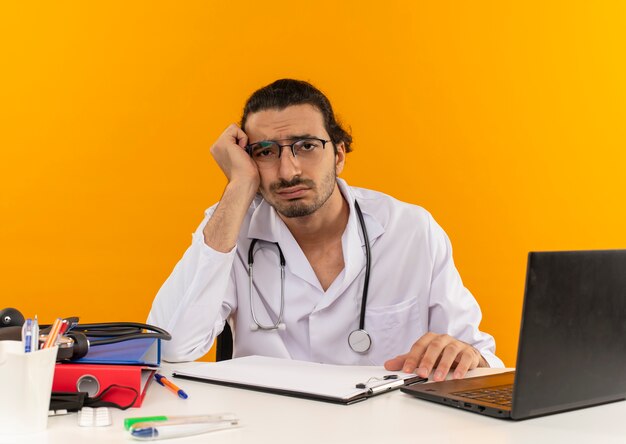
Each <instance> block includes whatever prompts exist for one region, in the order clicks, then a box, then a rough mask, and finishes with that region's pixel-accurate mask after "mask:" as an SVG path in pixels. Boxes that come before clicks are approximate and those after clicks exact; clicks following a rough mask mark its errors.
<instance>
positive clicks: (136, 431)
mask: <svg viewBox="0 0 626 444" xmlns="http://www.w3.org/2000/svg"><path fill="white" fill-rule="evenodd" d="M238 426H239V419H238V418H237V417H236V416H235V415H233V414H222V415H211V416H196V417H193V416H190V417H175V418H174V417H173V418H171V419H168V420H165V421H153V422H138V423H135V424H133V425H131V426H130V430H129V431H130V436H131V437H132V438H134V439H137V440H142V441H151V440H156V439H166V438H176V437H182V436H192V435H198V434H200V433H206V432H213V431H216V430H223V429H230V428H234V427H238Z"/></svg>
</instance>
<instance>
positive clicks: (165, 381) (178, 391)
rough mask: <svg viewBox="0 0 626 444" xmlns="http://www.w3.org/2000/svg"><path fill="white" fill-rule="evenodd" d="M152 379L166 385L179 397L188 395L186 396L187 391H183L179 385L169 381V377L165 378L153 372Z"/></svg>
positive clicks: (184, 397)
mask: <svg viewBox="0 0 626 444" xmlns="http://www.w3.org/2000/svg"><path fill="white" fill-rule="evenodd" d="M154 379H156V382H158V383H159V384H161V385H162V386H163V387H167V388H168V389H170V390H171V391H173V392H174V393H176V394H177V395H178V396H180V397H181V398H183V399H187V398H188V397H189V396H187V393H185V392H184V391H183V390H182V389H181V388H180V387H178V386H177V385H176V384H174V383H173V382H170V381H169V379H167V378H166V377H165V376H163V375H160V374H158V373H155V374H154Z"/></svg>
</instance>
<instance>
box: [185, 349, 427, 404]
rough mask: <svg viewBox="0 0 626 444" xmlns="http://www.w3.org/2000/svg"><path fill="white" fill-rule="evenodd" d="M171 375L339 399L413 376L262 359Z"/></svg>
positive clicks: (193, 366) (198, 366)
mask: <svg viewBox="0 0 626 444" xmlns="http://www.w3.org/2000/svg"><path fill="white" fill-rule="evenodd" d="M174 374H175V375H182V376H191V377H195V378H201V379H210V380H215V381H221V382H228V383H236V384H245V385H250V386H254V387H262V388H266V389H278V390H288V391H292V392H299V393H306V394H311V395H317V396H325V397H330V398H338V399H343V400H347V399H350V398H352V397H354V396H357V395H359V394H362V393H364V392H366V391H367V389H362V388H361V389H359V388H356V387H355V386H356V384H359V383H367V382H368V381H369V383H368V384H367V385H368V387H375V386H377V385H379V384H381V383H383V382H385V383H386V382H393V381H395V380H397V379H407V378H414V377H415V376H416V375H415V374H412V373H403V372H393V371H388V370H385V368H384V367H376V366H356V365H331V364H318V363H315V362H307V361H295V360H291V359H280V358H269V357H266V356H246V357H243V358H236V359H230V360H227V361H221V362H215V363H213V362H194V363H190V364H188V365H187V366H185V368H184V370H180V371H176V372H174ZM386 375H397V379H393V380H388V381H382V378H383V377H384V376H386ZM370 378H379V379H380V380H375V379H371V380H370Z"/></svg>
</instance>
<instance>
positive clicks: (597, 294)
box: [401, 250, 626, 419]
mask: <svg viewBox="0 0 626 444" xmlns="http://www.w3.org/2000/svg"><path fill="white" fill-rule="evenodd" d="M625 367H626V250H604V251H566V252H531V253H529V255H528V265H527V272H526V291H525V295H524V307H523V311H522V322H521V327H520V337H519V344H518V355H517V368H516V370H515V372H507V373H501V374H498V375H493V376H484V377H476V378H468V379H462V380H450V381H442V382H435V383H429V384H422V385H420V386H412V387H403V388H402V389H401V390H402V391H403V392H405V393H408V394H410V395H413V396H416V397H418V398H421V399H425V400H428V401H434V402H438V403H442V404H446V405H449V406H453V407H457V408H461V409H465V410H468V411H471V412H476V413H481V414H484V415H489V416H494V417H499V418H511V419H526V418H532V417H536V416H543V415H549V414H552V413H557V412H563V411H568V410H573V409H578V408H582V407H589V406H594V405H598V404H604V403H607V402H612V401H618V400H623V399H626V371H624V368H625Z"/></svg>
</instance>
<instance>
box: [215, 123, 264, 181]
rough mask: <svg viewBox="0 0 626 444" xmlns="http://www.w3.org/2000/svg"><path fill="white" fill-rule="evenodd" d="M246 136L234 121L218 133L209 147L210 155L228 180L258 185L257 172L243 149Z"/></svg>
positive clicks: (246, 139) (246, 142)
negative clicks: (217, 136) (218, 135)
mask: <svg viewBox="0 0 626 444" xmlns="http://www.w3.org/2000/svg"><path fill="white" fill-rule="evenodd" d="M247 144H248V136H247V135H246V133H245V132H243V130H242V129H241V128H239V127H238V126H237V125H235V124H234V123H233V124H231V125H229V126H228V128H226V129H225V130H224V132H223V133H222V134H221V135H220V137H219V138H218V139H217V140H216V141H215V143H214V144H213V146H212V147H211V155H212V156H213V158H214V159H215V161H216V162H217V164H218V165H219V167H220V168H221V169H222V171H223V172H224V174H225V175H226V177H227V178H228V180H229V181H235V180H236V181H239V182H241V181H243V183H246V184H252V187H253V188H255V187H258V183H259V172H258V169H257V167H256V165H255V163H254V162H253V160H252V159H251V158H250V156H249V155H248V153H246V151H245V150H244V149H243V148H245V147H246V145H247Z"/></svg>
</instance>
